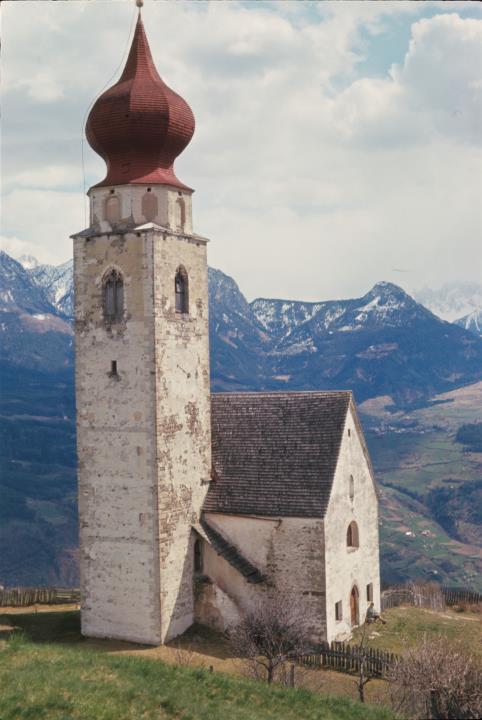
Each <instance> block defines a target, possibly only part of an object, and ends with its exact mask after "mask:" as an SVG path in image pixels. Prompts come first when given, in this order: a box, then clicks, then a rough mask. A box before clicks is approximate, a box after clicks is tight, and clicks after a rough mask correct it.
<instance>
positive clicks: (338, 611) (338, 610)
mask: <svg viewBox="0 0 482 720" xmlns="http://www.w3.org/2000/svg"><path fill="white" fill-rule="evenodd" d="M342 619H343V612H342V609H341V600H339V601H338V602H337V603H335V620H342Z"/></svg>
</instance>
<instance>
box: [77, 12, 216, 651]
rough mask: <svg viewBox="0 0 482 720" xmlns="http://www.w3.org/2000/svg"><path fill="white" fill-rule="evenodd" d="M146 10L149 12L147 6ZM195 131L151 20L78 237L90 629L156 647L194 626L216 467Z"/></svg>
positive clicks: (94, 129)
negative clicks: (163, 73)
mask: <svg viewBox="0 0 482 720" xmlns="http://www.w3.org/2000/svg"><path fill="white" fill-rule="evenodd" d="M138 4H140V3H138ZM193 133H194V116H193V114H192V111H191V109H190V108H189V106H188V105H187V103H186V102H185V101H184V100H183V99H182V98H181V97H180V96H179V95H177V94H176V93H175V92H174V91H173V90H171V89H170V88H169V87H168V86H167V85H166V84H165V83H164V81H163V80H162V79H161V78H160V76H159V75H158V73H157V70H156V68H155V66H154V63H153V60H152V56H151V53H150V50H149V45H148V42H147V38H146V34H145V31H144V27H143V23H142V18H141V15H140V10H139V17H138V20H137V25H136V29H135V33H134V37H133V41H132V46H131V49H130V52H129V56H128V59H127V63H126V66H125V68H124V70H123V73H122V75H121V77H120V79H119V80H118V82H117V83H115V85H113V86H112V87H111V88H109V89H108V90H106V91H105V92H104V93H103V94H102V95H101V96H100V97H99V98H98V100H97V101H96V102H95V104H94V106H93V108H92V110H91V112H90V115H89V117H88V120H87V126H86V134H87V139H88V141H89V143H90V145H91V146H92V148H93V149H94V150H95V151H96V152H97V153H98V154H99V155H100V156H101V157H102V158H103V159H104V160H105V162H106V165H107V174H106V177H105V178H104V179H103V180H102V181H101V182H100V183H98V184H97V185H95V186H94V187H92V188H91V189H90V190H89V192H88V196H89V198H90V226H89V228H87V229H86V230H84V231H82V232H79V233H77V234H76V235H73V236H72V237H73V240H74V283H75V342H76V397H77V453H78V466H79V470H78V485H79V523H80V570H81V597H82V613H81V614H82V633H83V634H84V635H86V636H90V637H111V638H118V639H123V640H132V641H138V642H143V643H152V644H158V643H163V642H165V641H167V640H169V639H170V638H172V637H175V636H176V635H178V634H180V633H182V632H183V631H184V630H185V629H186V628H187V627H189V625H190V624H191V623H192V622H193V605H194V598H193V579H192V578H193V571H192V565H193V553H194V538H193V537H192V525H193V524H194V523H196V522H197V521H198V519H199V515H200V511H201V507H202V503H203V500H204V496H205V493H206V489H207V487H208V481H209V476H210V469H211V457H210V454H211V440H210V386H209V340H208V284H207V260H206V243H207V240H206V239H204V238H202V237H200V236H198V235H196V234H195V233H194V231H193V227H192V206H191V196H192V192H193V191H192V189H191V188H189V187H188V186H186V185H184V184H183V183H182V182H181V181H180V180H179V179H178V178H177V177H176V175H175V172H174V161H175V159H176V157H177V156H178V155H179V154H180V153H181V152H182V151H183V150H184V148H185V147H186V146H187V145H188V143H189V141H190V140H191V137H192V135H193Z"/></svg>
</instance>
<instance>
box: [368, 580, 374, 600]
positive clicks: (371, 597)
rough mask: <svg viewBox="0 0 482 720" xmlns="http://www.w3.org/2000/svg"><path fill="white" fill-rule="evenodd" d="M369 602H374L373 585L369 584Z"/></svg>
mask: <svg viewBox="0 0 482 720" xmlns="http://www.w3.org/2000/svg"><path fill="white" fill-rule="evenodd" d="M367 600H368V602H373V583H368V585H367Z"/></svg>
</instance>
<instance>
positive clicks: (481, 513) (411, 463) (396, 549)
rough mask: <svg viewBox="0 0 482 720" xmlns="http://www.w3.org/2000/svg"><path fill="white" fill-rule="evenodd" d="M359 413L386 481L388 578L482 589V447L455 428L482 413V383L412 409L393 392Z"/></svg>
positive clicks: (385, 558)
mask: <svg viewBox="0 0 482 720" xmlns="http://www.w3.org/2000/svg"><path fill="white" fill-rule="evenodd" d="M387 401H388V403H387ZM390 410H392V412H390ZM360 412H361V414H362V420H363V424H364V428H365V433H366V436H367V441H368V445H369V448H370V453H371V456H372V460H373V463H374V467H375V471H376V474H377V479H378V481H379V483H380V487H381V526H380V534H381V556H382V566H383V567H384V568H385V570H384V572H385V575H384V580H385V581H386V582H400V581H402V580H405V579H406V578H407V577H409V576H411V577H421V578H422V577H423V578H424V579H430V578H432V579H433V580H437V581H438V582H442V583H444V584H448V585H451V584H460V585H465V586H467V587H473V588H474V589H477V590H479V591H481V590H482V579H481V578H482V544H481V540H480V523H481V520H482V453H479V452H469V451H467V449H466V447H465V446H464V445H462V444H461V443H459V442H457V441H456V434H457V430H458V428H459V427H460V426H461V425H463V424H464V423H471V422H480V420H481V419H482V383H476V384H474V385H469V386H467V387H464V388H460V389H458V390H455V391H451V392H449V393H443V394H441V395H438V396H436V397H435V398H434V400H433V402H432V403H431V404H429V405H428V406H427V407H423V408H418V409H415V410H412V411H408V412H403V411H401V410H398V411H397V410H394V409H393V405H390V402H389V400H388V398H375V399H372V400H368V401H366V402H365V403H362V405H361V406H360ZM437 501H438V502H437Z"/></svg>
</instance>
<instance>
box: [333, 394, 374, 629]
mask: <svg viewBox="0 0 482 720" xmlns="http://www.w3.org/2000/svg"><path fill="white" fill-rule="evenodd" d="M348 431H350V434H349V433H348ZM350 475H353V480H354V496H353V499H350ZM352 520H355V521H356V523H357V524H358V531H359V547H358V548H356V549H350V548H347V545H346V532H347V528H348V525H349V523H350V522H351V521H352ZM325 546H326V604H327V639H328V640H329V641H331V640H334V639H337V638H339V639H341V638H344V637H348V636H349V635H350V633H351V618H350V593H351V589H352V587H353V585H354V584H356V585H357V587H358V591H359V618H360V622H363V621H364V619H365V615H366V610H367V606H368V602H367V593H366V588H367V585H368V583H373V601H374V604H375V607H376V608H377V609H379V607H380V568H379V549H378V499H377V495H376V490H375V485H374V482H373V478H372V475H371V472H370V467H369V465H368V463H367V459H366V456H365V453H364V449H363V444H362V439H361V437H360V435H359V432H358V428H357V423H356V420H355V414H354V411H353V408H352V407H351V408H350V411H349V413H348V414H347V420H346V425H345V429H344V431H343V440H342V445H341V448H340V455H339V459H338V465H337V468H336V473H335V479H334V482H333V487H332V491H331V496H330V501H329V504H328V509H327V512H326V516H325ZM339 600H341V601H342V610H343V618H342V620H341V621H337V620H336V619H335V603H336V602H338V601H339Z"/></svg>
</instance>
